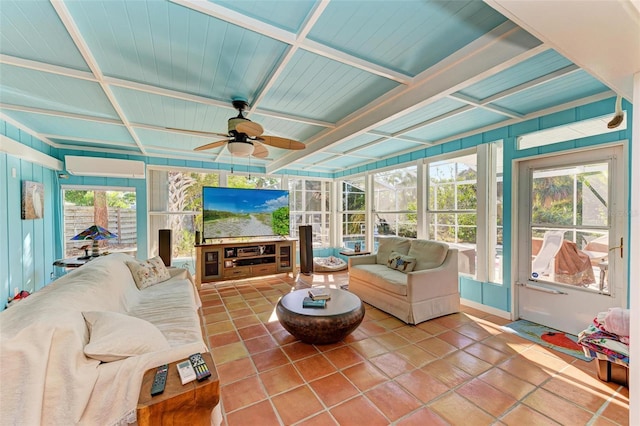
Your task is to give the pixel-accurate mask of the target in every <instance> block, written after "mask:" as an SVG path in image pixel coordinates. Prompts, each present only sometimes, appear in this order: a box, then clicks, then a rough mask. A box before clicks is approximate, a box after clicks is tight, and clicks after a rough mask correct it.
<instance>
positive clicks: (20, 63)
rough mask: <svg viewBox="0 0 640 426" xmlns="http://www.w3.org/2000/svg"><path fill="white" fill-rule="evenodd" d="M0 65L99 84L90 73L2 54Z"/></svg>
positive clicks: (0, 55)
mask: <svg viewBox="0 0 640 426" xmlns="http://www.w3.org/2000/svg"><path fill="white" fill-rule="evenodd" d="M0 63H2V64H8V65H13V66H14V67H20V68H26V69H30V70H34V71H42V72H46V73H49V74H56V75H62V76H65V77H71V78H76V79H78V80H86V81H92V82H94V83H97V82H98V80H97V79H96V77H95V76H94V75H93V74H92V73H90V72H89V71H80V70H75V69H73V68H67V67H61V66H58V65H52V64H46V63H44V62H38V61H32V60H29V59H23V58H18V57H16V56H11V55H4V54H0Z"/></svg>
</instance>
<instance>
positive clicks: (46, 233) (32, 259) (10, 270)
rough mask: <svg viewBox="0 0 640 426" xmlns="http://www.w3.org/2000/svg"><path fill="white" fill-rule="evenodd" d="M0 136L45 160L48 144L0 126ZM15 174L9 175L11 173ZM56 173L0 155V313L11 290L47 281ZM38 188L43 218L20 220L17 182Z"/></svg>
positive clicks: (54, 219)
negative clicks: (36, 184) (40, 187)
mask: <svg viewBox="0 0 640 426" xmlns="http://www.w3.org/2000/svg"><path fill="white" fill-rule="evenodd" d="M0 134H2V135H4V136H7V137H9V138H11V139H13V140H16V141H18V142H21V143H22V144H24V145H26V146H29V147H31V148H34V149H37V150H39V151H41V152H44V153H45V154H48V155H55V150H54V149H52V148H51V147H50V146H49V145H47V144H44V143H42V142H41V141H39V140H37V139H35V138H33V137H32V136H31V135H29V134H27V133H25V132H22V131H20V130H18V129H17V128H15V127H14V126H11V125H8V124H6V123H5V122H3V121H0ZM14 170H15V176H14V172H13V171H14ZM56 179H57V173H56V172H55V171H53V170H50V169H47V168H45V167H42V166H40V165H37V164H34V163H31V162H29V161H25V160H21V159H19V158H16V157H14V156H11V155H7V154H5V153H2V152H0V206H1V207H0V241H1V242H0V244H1V245H0V247H1V250H0V310H2V309H4V307H5V305H6V302H7V300H8V298H9V297H10V296H13V295H14V294H15V292H14V289H15V288H17V289H18V290H27V291H29V292H33V291H35V290H39V289H41V288H42V287H44V286H45V285H46V284H48V283H49V282H51V274H52V272H54V270H53V261H54V260H55V258H56V257H55V247H56V240H57V239H59V237H58V235H57V233H56V229H57V228H56V223H57V215H58V211H59V205H58V200H57V196H58V185H57V182H56ZM25 180H29V181H34V182H41V183H43V184H44V217H43V218H42V219H33V220H22V218H21V206H20V201H21V199H22V195H21V192H22V181H25Z"/></svg>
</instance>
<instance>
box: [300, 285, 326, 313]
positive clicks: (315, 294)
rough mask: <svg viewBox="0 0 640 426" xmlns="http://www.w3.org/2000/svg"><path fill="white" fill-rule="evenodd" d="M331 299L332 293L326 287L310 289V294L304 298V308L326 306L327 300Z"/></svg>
mask: <svg viewBox="0 0 640 426" xmlns="http://www.w3.org/2000/svg"><path fill="white" fill-rule="evenodd" d="M329 299H331V293H329V292H328V291H327V290H326V289H324V288H311V289H309V296H308V297H305V298H304V299H303V300H302V307H303V308H325V307H326V306H327V300H329Z"/></svg>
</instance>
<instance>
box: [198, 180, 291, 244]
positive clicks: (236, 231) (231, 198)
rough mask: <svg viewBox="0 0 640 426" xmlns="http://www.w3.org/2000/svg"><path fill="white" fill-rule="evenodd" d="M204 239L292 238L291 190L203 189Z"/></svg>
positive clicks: (208, 187)
mask: <svg viewBox="0 0 640 426" xmlns="http://www.w3.org/2000/svg"><path fill="white" fill-rule="evenodd" d="M202 208H203V212H202V221H203V229H202V237H203V238H205V239H210V238H212V239H215V238H230V237H259V236H274V235H285V236H286V235H289V191H284V190H276V189H237V188H220V187H211V186H205V187H203V188H202Z"/></svg>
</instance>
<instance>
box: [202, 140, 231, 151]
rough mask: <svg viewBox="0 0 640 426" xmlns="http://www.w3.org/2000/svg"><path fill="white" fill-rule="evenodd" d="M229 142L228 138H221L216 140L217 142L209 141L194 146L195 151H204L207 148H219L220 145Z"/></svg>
mask: <svg viewBox="0 0 640 426" xmlns="http://www.w3.org/2000/svg"><path fill="white" fill-rule="evenodd" d="M227 142H229V141H228V140H227V139H224V140H221V141H215V142H211V143H208V144H206V145H202V146H199V147H197V148H194V149H193V150H194V151H204V150H205V149H211V148H217V147H219V146H222V145H224V144H226V143H227Z"/></svg>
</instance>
